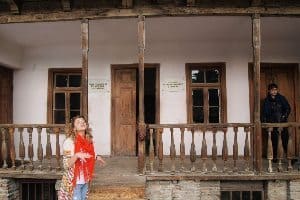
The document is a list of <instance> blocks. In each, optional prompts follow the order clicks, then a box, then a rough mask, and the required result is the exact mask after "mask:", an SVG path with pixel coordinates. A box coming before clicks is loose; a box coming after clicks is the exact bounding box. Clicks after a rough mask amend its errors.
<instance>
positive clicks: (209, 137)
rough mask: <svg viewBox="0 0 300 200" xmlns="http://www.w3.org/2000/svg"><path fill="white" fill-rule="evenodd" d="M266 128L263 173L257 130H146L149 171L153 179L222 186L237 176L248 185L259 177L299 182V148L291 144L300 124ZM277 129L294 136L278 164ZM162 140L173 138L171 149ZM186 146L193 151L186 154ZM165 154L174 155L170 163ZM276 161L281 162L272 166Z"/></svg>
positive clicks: (236, 126) (247, 126) (245, 126)
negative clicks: (204, 180)
mask: <svg viewBox="0 0 300 200" xmlns="http://www.w3.org/2000/svg"><path fill="white" fill-rule="evenodd" d="M262 128H263V130H266V131H263V134H268V137H267V138H268V140H267V144H268V145H267V147H265V148H267V155H266V157H260V159H262V171H257V170H256V167H255V164H256V163H255V155H257V154H256V149H257V146H255V143H254V124H251V123H227V124H209V125H199V124H161V125H156V124H150V125H148V130H147V134H148V136H149V141H150V142H149V145H146V146H148V147H147V150H146V152H147V153H148V157H147V158H146V168H145V171H146V173H147V174H150V175H154V176H157V175H161V176H168V175H179V174H180V175H183V176H189V175H192V176H199V177H201V176H202V177H206V178H207V177H211V178H217V179H218V180H222V179H225V180H226V178H228V176H230V175H232V176H237V175H238V176H240V178H241V177H244V178H245V180H247V179H249V177H255V176H257V177H258V176H259V178H260V179H261V178H266V179H268V178H274V177H275V178H276V177H277V178H278V176H285V177H286V178H288V177H289V178H292V177H293V176H294V177H295V175H296V176H297V177H299V175H300V173H299V172H298V169H299V160H298V159H299V153H298V152H295V149H299V148H296V147H295V144H297V143H293V141H292V138H293V134H299V130H300V129H299V128H300V123H281V124H262ZM275 128H278V133H279V135H281V134H283V129H284V128H285V129H288V131H287V133H288V134H289V135H290V137H289V140H288V145H287V146H288V148H287V152H286V153H285V152H284V150H283V145H282V141H281V137H278V147H277V152H278V153H277V158H273V151H272V140H271V134H272V130H273V129H275ZM186 137H190V138H191V139H190V140H191V142H190V143H188V144H186V143H185V141H186V139H185V138H186ZM196 137H197V139H196ZM163 138H165V139H167V138H168V141H170V143H169V144H168V145H166V144H165V143H166V141H164V140H163ZM175 138H177V140H176V139H175ZM238 138H239V139H238ZM294 138H295V137H294ZM296 138H299V136H298V137H296ZM217 139H218V142H217ZM178 140H179V141H178ZM197 140H198V142H197V144H198V146H197V145H196V141H197ZM242 140H243V142H242V143H241V141H242ZM208 141H209V143H210V144H209V145H208ZM187 145H188V146H190V147H189V148H186V146H187ZM176 147H177V152H176ZM186 149H189V152H186ZM166 152H169V153H168V155H169V156H168V157H166ZM275 159H276V160H277V162H273V161H275ZM297 160H298V162H297V163H296V162H295V161H297ZM262 175H263V176H262ZM242 179H243V178H242Z"/></svg>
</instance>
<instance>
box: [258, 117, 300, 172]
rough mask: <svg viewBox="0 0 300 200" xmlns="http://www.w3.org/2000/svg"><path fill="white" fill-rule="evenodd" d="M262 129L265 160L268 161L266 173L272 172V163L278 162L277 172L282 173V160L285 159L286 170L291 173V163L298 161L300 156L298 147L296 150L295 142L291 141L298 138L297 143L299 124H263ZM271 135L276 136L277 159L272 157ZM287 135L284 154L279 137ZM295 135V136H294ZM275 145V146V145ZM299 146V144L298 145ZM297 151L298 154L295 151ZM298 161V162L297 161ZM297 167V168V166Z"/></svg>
mask: <svg viewBox="0 0 300 200" xmlns="http://www.w3.org/2000/svg"><path fill="white" fill-rule="evenodd" d="M262 128H263V129H264V130H265V134H267V138H268V141H267V160H268V169H267V171H268V172H273V165H274V164H273V162H274V161H276V162H275V163H277V162H278V165H277V171H279V172H283V171H284V169H283V162H282V161H283V160H284V159H286V160H287V161H288V166H287V170H288V171H292V169H293V166H292V162H293V161H296V160H297V159H299V155H300V152H299V151H300V148H299V147H300V146H298V148H297V147H296V146H295V145H297V142H296V141H293V136H294V138H295V139H297V138H298V141H299V136H300V135H299V134H300V123H296V122H289V123H263V124H262ZM272 134H278V137H277V141H276V143H277V148H276V149H277V157H274V155H273V146H274V144H273V142H275V141H274V140H272ZM283 134H288V135H289V137H288V142H287V149H286V152H285V151H284V148H283V141H282V138H281V135H283ZM294 134H295V135H294ZM276 143H275V144H276ZM298 145H299V144H298ZM296 149H298V152H295V150H296ZM298 161H299V160H298ZM298 167H299V166H298Z"/></svg>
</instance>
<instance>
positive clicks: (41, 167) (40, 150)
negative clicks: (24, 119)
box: [37, 127, 43, 170]
mask: <svg viewBox="0 0 300 200" xmlns="http://www.w3.org/2000/svg"><path fill="white" fill-rule="evenodd" d="M37 132H38V148H37V156H38V160H39V166H38V169H39V170H42V169H43V145H42V139H41V133H42V128H41V127H38V128H37Z"/></svg>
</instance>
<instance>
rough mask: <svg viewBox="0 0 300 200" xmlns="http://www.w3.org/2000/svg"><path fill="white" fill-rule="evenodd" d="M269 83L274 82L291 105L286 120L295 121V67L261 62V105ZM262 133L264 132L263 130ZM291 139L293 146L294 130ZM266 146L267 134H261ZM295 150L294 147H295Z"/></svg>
mask: <svg viewBox="0 0 300 200" xmlns="http://www.w3.org/2000/svg"><path fill="white" fill-rule="evenodd" d="M270 83H276V84H277V85H278V89H279V93H280V94H282V95H283V96H285V97H286V99H287V101H288V102H289V104H290V106H291V113H290V115H289V118H288V121H289V122H295V121H296V99H295V96H296V95H295V93H296V90H295V89H296V88H295V87H296V86H295V83H296V80H295V69H294V68H293V66H292V65H288V64H268V63H265V64H262V68H261V89H260V102H261V104H260V105H261V106H262V103H263V100H264V98H266V96H267V94H268V85H269V84H270ZM263 133H264V132H263ZM292 137H293V138H292V141H294V147H296V146H297V145H296V143H295V141H296V135H295V131H293V132H292ZM266 146H267V134H264V135H263V147H266ZM295 150H296V149H295ZM263 154H264V155H266V154H267V149H266V148H263Z"/></svg>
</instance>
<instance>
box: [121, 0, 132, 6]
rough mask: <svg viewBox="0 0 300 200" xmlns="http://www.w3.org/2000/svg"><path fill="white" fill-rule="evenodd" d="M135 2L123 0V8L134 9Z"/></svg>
mask: <svg viewBox="0 0 300 200" xmlns="http://www.w3.org/2000/svg"><path fill="white" fill-rule="evenodd" d="M132 7H133V0H122V8H132Z"/></svg>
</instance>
